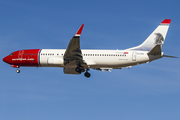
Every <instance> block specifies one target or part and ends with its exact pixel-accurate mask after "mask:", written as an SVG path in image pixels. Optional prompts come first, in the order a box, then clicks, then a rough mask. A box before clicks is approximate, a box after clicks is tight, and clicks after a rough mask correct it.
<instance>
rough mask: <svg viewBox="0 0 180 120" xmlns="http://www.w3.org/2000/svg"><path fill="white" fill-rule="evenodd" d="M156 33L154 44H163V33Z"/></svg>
mask: <svg viewBox="0 0 180 120" xmlns="http://www.w3.org/2000/svg"><path fill="white" fill-rule="evenodd" d="M154 34H155V35H156V37H155V42H154V45H163V43H164V38H163V36H162V34H161V33H154Z"/></svg>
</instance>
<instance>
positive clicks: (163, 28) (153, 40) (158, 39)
mask: <svg viewBox="0 0 180 120" xmlns="http://www.w3.org/2000/svg"><path fill="white" fill-rule="evenodd" d="M170 22H171V19H164V20H163V21H162V22H161V24H160V25H159V26H158V27H157V28H156V29H155V30H154V31H153V32H152V33H151V35H150V36H149V37H148V38H147V39H146V40H145V41H144V42H143V43H142V44H141V45H139V46H136V47H133V48H129V49H128V50H142V51H150V50H151V49H152V48H153V47H155V46H156V45H160V48H162V45H163V43H164V40H165V38H166V34H167V31H168V28H169V25H170Z"/></svg>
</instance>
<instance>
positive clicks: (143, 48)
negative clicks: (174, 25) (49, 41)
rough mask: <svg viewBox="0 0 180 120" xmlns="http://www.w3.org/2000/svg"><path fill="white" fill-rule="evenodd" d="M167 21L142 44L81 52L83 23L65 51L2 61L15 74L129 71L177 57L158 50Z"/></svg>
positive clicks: (24, 53)
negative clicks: (55, 70)
mask: <svg viewBox="0 0 180 120" xmlns="http://www.w3.org/2000/svg"><path fill="white" fill-rule="evenodd" d="M170 22H171V19H164V20H163V21H162V22H161V23H160V25H159V26H158V27H157V28H156V29H155V30H154V31H153V32H152V33H151V34H150V36H149V37H148V38H147V39H146V40H145V41H144V42H143V43H142V44H140V45H138V46H136V47H132V48H128V49H125V50H90V49H89V50H88V49H85V50H84V49H81V48H80V36H81V32H82V29H83V27H84V24H82V25H81V27H80V28H79V30H78V31H77V33H76V34H75V35H74V36H73V37H72V39H71V40H70V42H69V44H68V46H67V48H66V49H27V50H18V51H15V52H12V53H11V54H10V55H8V56H6V57H4V58H3V61H4V62H6V63H8V64H10V65H11V67H14V68H17V73H20V69H19V68H20V67H62V68H63V71H64V73H65V74H81V73H83V72H84V76H85V77H87V78H89V77H90V76H91V74H90V73H89V72H88V71H89V70H90V69H95V70H99V71H104V70H106V71H109V72H111V69H122V68H131V67H132V66H135V65H139V64H142V63H149V62H151V61H153V60H157V59H160V58H162V57H171V58H177V57H174V56H168V55H164V53H163V52H162V51H161V49H162V46H163V44H164V40H165V38H166V34H167V31H168V28H169V25H170Z"/></svg>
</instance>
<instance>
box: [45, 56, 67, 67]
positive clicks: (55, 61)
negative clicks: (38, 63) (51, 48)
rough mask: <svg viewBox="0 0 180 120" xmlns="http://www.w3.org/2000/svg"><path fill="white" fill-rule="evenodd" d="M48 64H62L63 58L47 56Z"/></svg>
mask: <svg viewBox="0 0 180 120" xmlns="http://www.w3.org/2000/svg"><path fill="white" fill-rule="evenodd" d="M48 64H49V65H63V64H64V60H63V58H58V57H57V58H56V57H54V58H48Z"/></svg>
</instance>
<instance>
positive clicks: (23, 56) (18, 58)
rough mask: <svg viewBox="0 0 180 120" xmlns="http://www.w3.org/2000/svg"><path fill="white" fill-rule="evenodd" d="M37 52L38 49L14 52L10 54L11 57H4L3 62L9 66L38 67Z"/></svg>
mask: <svg viewBox="0 0 180 120" xmlns="http://www.w3.org/2000/svg"><path fill="white" fill-rule="evenodd" d="M39 51H40V49H29V50H19V51H15V52H13V53H11V55H8V56H6V57H5V58H4V59H3V60H4V61H5V62H6V63H8V64H11V65H17V66H29V67H30V66H32V67H38V66H39V60H38V58H39Z"/></svg>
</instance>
